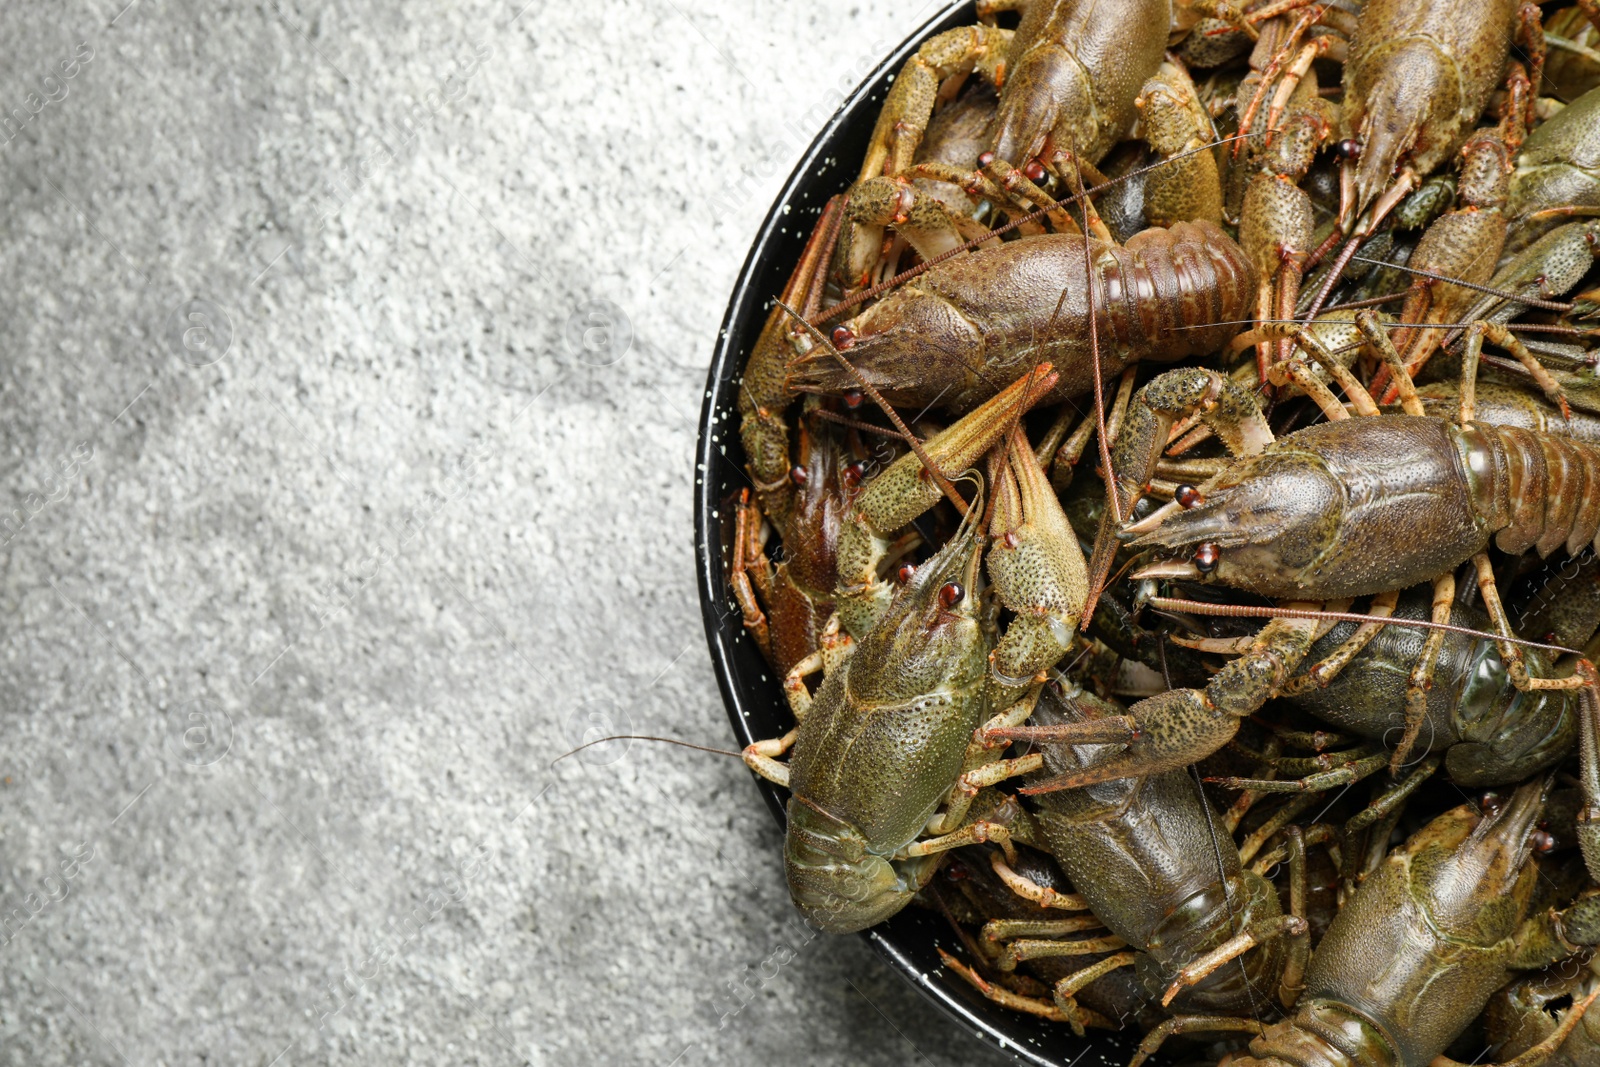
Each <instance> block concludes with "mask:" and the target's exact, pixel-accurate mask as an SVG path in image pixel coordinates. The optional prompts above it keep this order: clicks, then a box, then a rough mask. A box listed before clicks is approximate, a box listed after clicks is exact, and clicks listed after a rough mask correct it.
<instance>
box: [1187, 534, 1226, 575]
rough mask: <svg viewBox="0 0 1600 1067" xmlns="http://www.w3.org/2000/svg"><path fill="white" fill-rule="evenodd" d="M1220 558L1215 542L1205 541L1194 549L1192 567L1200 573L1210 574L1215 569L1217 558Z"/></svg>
mask: <svg viewBox="0 0 1600 1067" xmlns="http://www.w3.org/2000/svg"><path fill="white" fill-rule="evenodd" d="M1221 558H1222V553H1221V552H1220V551H1219V550H1218V549H1217V546H1216V543H1215V542H1213V541H1207V542H1205V543H1204V544H1202V545H1200V547H1198V548H1196V549H1195V550H1194V568H1195V570H1197V571H1199V572H1200V573H1201V574H1210V573H1211V572H1212V571H1214V570H1216V569H1217V560H1219V559H1221Z"/></svg>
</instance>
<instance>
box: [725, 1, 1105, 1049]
mask: <svg viewBox="0 0 1600 1067" xmlns="http://www.w3.org/2000/svg"><path fill="white" fill-rule="evenodd" d="M974 20H975V14H974V11H973V5H972V4H971V3H970V2H963V3H957V4H954V5H952V6H950V7H949V8H947V9H946V10H945V11H943V12H941V13H940V14H939V15H937V16H935V17H934V18H933V19H931V20H930V21H929V22H928V23H926V24H925V25H924V26H922V27H921V28H920V29H919V30H917V31H916V32H915V33H913V34H912V35H911V36H910V37H909V38H907V39H906V41H905V43H903V44H902V45H900V47H898V48H897V49H895V51H894V52H893V53H892V54H891V55H889V56H887V57H885V59H884V60H883V62H882V64H880V65H879V67H878V68H877V70H875V71H873V73H872V74H871V75H870V76H868V78H867V79H866V81H864V82H862V83H861V85H860V86H859V87H857V88H856V90H855V92H853V93H852V94H851V95H850V96H849V97H848V98H847V99H846V100H845V101H844V103H843V104H842V105H840V107H839V110H838V111H837V112H836V113H835V114H834V115H833V117H832V118H831V119H829V120H828V123H827V125H826V126H824V127H823V128H822V132H821V133H819V134H818V135H817V139H816V140H815V141H813V142H812V144H811V147H810V148H809V149H807V150H806V153H805V155H804V156H802V157H801V159H800V163H799V165H798V166H796V167H795V169H794V173H793V174H791V175H790V176H789V180H788V182H787V183H785V185H784V187H783V191H782V192H781V193H779V194H778V199H777V202H776V203H774V204H773V206H772V210H771V211H770V212H768V214H767V218H766V221H765V222H764V223H762V226H761V230H760V232H759V233H758V234H757V235H756V240H755V244H754V245H752V246H751V248H750V255H749V258H748V259H746V260H745V264H744V269H743V270H742V271H741V272H740V274H739V282H738V285H737V286H736V287H735V288H734V291H733V296H732V298H731V299H730V300H729V301H728V314H727V316H726V317H725V318H724V319H723V321H722V331H721V333H720V334H719V335H718V338H717V347H716V352H715V353H714V354H713V356H712V358H711V371H710V374H709V375H708V377H707V379H706V395H705V405H704V407H703V408H702V409H701V412H700V441H699V444H698V446H697V447H696V450H695V458H696V478H695V548H696V553H697V558H698V562H699V580H700V606H701V609H702V610H703V611H704V613H705V622H706V639H707V641H708V642H709V643H710V646H711V660H712V662H713V663H714V664H715V665H716V671H717V683H718V684H719V685H720V686H721V688H722V699H723V701H724V702H725V703H726V704H727V706H728V718H729V720H730V721H731V722H732V723H733V732H734V735H735V736H736V737H737V738H738V739H739V745H740V746H741V747H742V746H744V745H748V744H749V743H750V742H752V741H755V740H759V739H761V738H767V737H776V736H778V735H779V734H782V733H783V732H784V731H785V730H787V729H788V728H789V726H790V725H792V722H793V720H792V719H791V717H790V715H789V711H788V708H787V706H786V705H785V703H784V700H783V694H782V691H781V689H780V687H779V684H778V679H777V678H776V677H774V675H773V671H772V670H771V668H770V667H768V666H767V663H766V661H765V660H763V659H762V658H761V653H760V652H759V651H757V649H756V647H755V644H754V642H752V641H751V640H750V638H749V636H748V635H747V634H746V633H745V632H744V627H743V625H742V623H741V621H740V613H739V609H738V607H737V606H736V605H735V604H734V602H733V597H732V595H731V593H730V591H729V586H728V578H727V570H728V566H729V564H730V561H731V560H732V555H733V554H732V548H731V545H732V535H733V503H734V501H735V499H736V498H737V497H738V495H739V491H740V490H741V489H743V488H746V487H748V486H749V485H750V482H749V479H748V478H747V477H746V475H745V470H744V462H745V457H744V450H743V449H742V448H741V447H740V444H739V413H738V406H737V395H738V388H739V374H740V370H741V368H742V367H743V366H744V361H745V357H746V356H747V355H748V354H749V351H750V347H751V345H753V344H754V343H755V339H756V336H757V335H758V334H759V333H760V331H761V327H762V324H763V323H764V322H765V321H766V317H767V313H768V311H769V310H770V309H771V308H772V298H773V297H774V296H775V295H776V294H778V293H780V292H782V290H783V287H784V284H785V282H786V281H787V280H788V277H789V274H790V273H791V272H792V271H793V269H794V267H795V264H796V263H797V262H798V260H799V257H800V252H801V248H802V247H803V246H804V244H805V241H806V237H807V235H808V234H809V233H810V232H811V228H812V226H813V225H814V224H815V222H816V219H817V216H818V214H819V213H820V211H821V210H822V206H823V205H824V204H825V203H827V201H828V199H829V197H831V196H833V195H834V194H836V193H839V192H842V191H843V190H844V189H845V187H846V186H847V185H849V183H850V179H851V176H852V174H853V172H854V170H855V168H856V166H857V162H858V161H859V160H860V159H861V157H862V155H863V154H864V153H865V151H866V145H867V139H868V138H869V137H870V136H871V133H872V126H873V123H874V122H875V121H876V119H877V115H878V109H879V106H880V104H881V103H882V101H883V97H884V94H885V92H886V91H887V89H888V86H889V83H890V80H891V79H892V77H893V76H894V74H895V73H896V72H897V71H899V69H900V68H901V66H902V65H903V64H904V63H905V61H906V59H907V58H909V57H910V56H911V54H912V53H913V52H914V51H915V50H916V49H917V47H918V46H919V45H921V43H922V42H923V41H925V40H927V39H928V38H929V37H931V36H933V35H934V34H936V33H939V32H940V31H942V30H946V29H949V28H951V27H952V26H958V25H964V24H971V23H972V22H973V21H974ZM756 782H757V786H758V788H759V789H760V790H761V794H762V796H763V797H765V798H766V802H767V806H768V807H770V808H771V809H772V814H773V817H774V818H776V819H777V820H778V825H779V826H780V827H781V826H783V824H784V812H783V805H784V799H785V797H786V794H785V793H784V792H783V791H781V790H779V789H777V788H775V787H774V786H772V785H771V784H770V783H768V782H766V781H764V780H761V779H756ZM772 859H773V863H774V864H776V863H778V862H779V858H778V857H777V856H774V857H773V858H772ZM862 936H863V937H865V938H866V939H867V940H868V941H869V942H871V944H872V946H873V948H875V949H876V950H877V951H878V952H879V953H880V954H881V955H882V956H883V957H884V958H885V959H887V960H888V961H889V962H890V963H891V964H892V965H893V966H894V967H895V968H896V969H898V970H899V971H900V972H901V973H902V974H904V975H905V976H906V978H907V979H909V980H910V981H911V983H912V984H913V985H915V986H916V987H917V988H918V989H919V990H921V991H922V993H923V995H925V996H927V997H928V998H929V999H931V1000H932V1001H933V1002H934V1003H935V1004H937V1005H938V1006H939V1007H940V1008H942V1009H944V1011H945V1012H947V1013H948V1014H949V1015H950V1016H951V1017H952V1018H954V1019H955V1020H956V1021H957V1022H959V1023H960V1024H961V1025H962V1026H963V1027H965V1028H966V1029H967V1030H969V1031H971V1032H972V1033H973V1034H974V1035H975V1036H976V1037H977V1038H978V1039H979V1040H981V1041H984V1042H986V1043H987V1042H996V1043H998V1044H999V1046H1000V1047H1001V1048H1003V1049H1007V1050H1009V1051H1012V1052H1014V1053H1015V1054H1016V1055H1017V1056H1019V1057H1020V1058H1021V1059H1022V1060H1023V1061H1024V1062H1029V1063H1036V1064H1041V1065H1051V1067H1056V1065H1059V1067H1066V1065H1068V1064H1079V1065H1081V1067H1093V1065H1095V1064H1097V1063H1100V1062H1105V1063H1107V1064H1125V1063H1126V1062H1127V1061H1128V1057H1129V1056H1130V1055H1131V1052H1132V1044H1131V1043H1130V1042H1128V1041H1126V1040H1122V1039H1117V1038H1112V1037H1096V1038H1095V1039H1093V1040H1087V1041H1086V1040H1083V1039H1080V1038H1075V1037H1074V1036H1073V1035H1072V1032H1071V1031H1070V1030H1068V1029H1067V1028H1066V1027H1065V1026H1061V1025H1057V1024H1051V1023H1045V1022H1042V1021H1040V1020H1037V1019H1034V1018H1032V1017H1031V1016H1026V1015H1020V1014H1018V1013H1015V1012H1011V1011H1008V1010H1006V1009H1004V1008H1002V1007H1000V1006H999V1005H997V1004H994V1003H993V1002H991V1001H989V1000H986V999H985V998H984V997H983V996H982V995H981V994H980V993H978V992H977V991H976V990H974V989H973V988H972V987H971V986H969V985H968V984H967V983H966V982H964V981H962V980H961V978H960V977H959V976H957V975H955V974H952V973H951V972H950V971H949V970H947V969H946V968H945V967H944V966H943V964H942V963H941V961H940V959H939V956H938V953H937V952H936V951H935V947H936V946H940V945H942V946H944V947H945V948H946V950H947V951H951V952H953V953H956V954H957V955H961V954H962V950H961V948H960V946H959V944H958V943H957V941H956V938H955V936H954V934H953V932H952V931H951V930H950V928H949V926H948V924H946V922H945V921H944V919H943V918H942V917H940V916H937V915H934V914H932V913H930V912H927V911H924V910H922V909H920V908H916V907H911V908H907V909H906V910H905V911H903V912H901V913H900V914H899V915H897V916H895V917H894V918H893V919H891V920H889V921H888V922H886V923H882V924H880V925H879V926H876V927H874V928H872V929H871V930H868V931H866V932H865V933H864V934H863V935H862Z"/></svg>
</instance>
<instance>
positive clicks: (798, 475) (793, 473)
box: [789, 467, 811, 485]
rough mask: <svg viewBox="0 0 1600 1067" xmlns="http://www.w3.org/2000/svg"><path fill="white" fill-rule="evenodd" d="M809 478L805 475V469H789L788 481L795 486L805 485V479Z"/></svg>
mask: <svg viewBox="0 0 1600 1067" xmlns="http://www.w3.org/2000/svg"><path fill="white" fill-rule="evenodd" d="M809 477H811V475H809V474H807V473H806V469H805V468H804V467H790V468H789V480H790V481H791V482H793V483H794V484H795V485H805V484H806V479H807V478H809Z"/></svg>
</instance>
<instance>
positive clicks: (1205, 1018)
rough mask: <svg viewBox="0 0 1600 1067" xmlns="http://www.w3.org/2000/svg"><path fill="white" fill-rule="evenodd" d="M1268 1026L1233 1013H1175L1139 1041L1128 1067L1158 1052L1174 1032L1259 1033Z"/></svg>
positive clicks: (1137, 1064)
mask: <svg viewBox="0 0 1600 1067" xmlns="http://www.w3.org/2000/svg"><path fill="white" fill-rule="evenodd" d="M1266 1028H1267V1024H1266V1023H1263V1022H1258V1021H1257V1020H1255V1019H1241V1018H1238V1017H1236V1016H1232V1015H1174V1016H1173V1017H1172V1018H1170V1019H1168V1020H1167V1021H1166V1022H1164V1023H1162V1024H1161V1025H1160V1026H1157V1027H1156V1028H1155V1029H1153V1030H1151V1031H1150V1032H1149V1033H1148V1034H1146V1035H1144V1040H1143V1041H1141V1042H1139V1051H1137V1052H1135V1053H1134V1054H1133V1059H1131V1060H1129V1061H1128V1067H1139V1065H1140V1064H1142V1063H1144V1061H1145V1060H1147V1059H1149V1058H1150V1057H1151V1056H1154V1055H1155V1054H1156V1051H1157V1050H1158V1049H1160V1048H1161V1046H1162V1045H1163V1044H1165V1043H1166V1040H1167V1038H1169V1037H1171V1036H1173V1035H1174V1034H1191V1033H1194V1032H1195V1031H1197V1030H1200V1031H1206V1030H1216V1031H1234V1032H1242V1033H1248V1034H1257V1035H1259V1034H1260V1033H1261V1032H1262V1031H1264V1030H1265V1029H1266Z"/></svg>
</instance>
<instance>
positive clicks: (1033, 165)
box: [1022, 159, 1044, 182]
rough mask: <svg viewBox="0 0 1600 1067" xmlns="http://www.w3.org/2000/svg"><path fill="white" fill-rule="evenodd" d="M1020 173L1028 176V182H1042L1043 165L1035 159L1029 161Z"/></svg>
mask: <svg viewBox="0 0 1600 1067" xmlns="http://www.w3.org/2000/svg"><path fill="white" fill-rule="evenodd" d="M1022 173H1024V174H1026V175H1027V176H1028V180H1029V181H1030V182H1042V181H1044V164H1042V163H1040V162H1039V161H1038V160H1037V159H1033V160H1029V161H1028V165H1027V166H1026V167H1023V168H1022Z"/></svg>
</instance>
